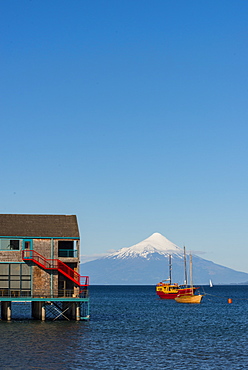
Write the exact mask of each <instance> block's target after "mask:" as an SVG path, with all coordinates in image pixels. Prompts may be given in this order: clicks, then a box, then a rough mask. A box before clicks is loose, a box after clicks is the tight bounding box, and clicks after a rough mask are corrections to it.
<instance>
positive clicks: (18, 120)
mask: <svg viewBox="0 0 248 370" xmlns="http://www.w3.org/2000/svg"><path fill="white" fill-rule="evenodd" d="M0 20H1V21H0V55H1V58H0V67H1V68H0V81H1V89H0V94H1V97H0V115H1V116H0V117H1V145H0V154H1V162H0V163H1V209H0V212H1V213H38V214H39V213H48V214H57V213H59V214H76V215H77V216H78V221H79V226H80V233H81V239H82V243H81V244H82V254H83V255H88V256H89V255H98V254H101V253H105V252H106V251H108V250H111V249H119V248H121V247H124V246H131V245H133V244H135V243H137V242H140V241H141V240H143V239H145V238H146V237H148V236H150V235H151V234H152V233H153V232H160V233H161V234H163V235H164V236H165V237H167V238H168V239H170V240H171V241H172V242H174V243H176V244H177V245H178V246H180V247H183V245H186V247H187V249H189V250H193V251H199V252H200V255H201V256H202V257H203V258H206V259H209V260H212V261H214V262H216V263H219V264H222V265H225V266H228V267H231V268H234V269H237V270H241V271H245V272H248V264H247V261H248V237H247V219H248V197H247V195H248V171H247V162H248V145H247V142H248V124H247V122H248V121H247V118H248V109H247V106H248V105H247V98H248V72H247V62H248V28H247V24H248V3H247V2H246V1H234V0H233V1H229V0H223V1H221V0H220V1H199V0H195V1H184V0H182V1H166V0H163V1H162V0H161V1H159V0H158V1H147V0H142V1H141V0H140V1H139V0H132V1H131V0H125V1H122V0H115V1H113V0H109V1H107V0H105V1H97V0H96V1H79V0H74V1H69V0H67V1H65V0H60V1H56V0H53V1H46V0H37V1H25V0H22V1H19V0H15V1H14V0H8V1H2V2H1V3H0Z"/></svg>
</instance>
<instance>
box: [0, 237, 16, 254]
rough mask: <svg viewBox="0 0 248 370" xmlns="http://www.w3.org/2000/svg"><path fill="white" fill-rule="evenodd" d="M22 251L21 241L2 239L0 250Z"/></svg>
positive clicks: (0, 240)
mask: <svg viewBox="0 0 248 370" xmlns="http://www.w3.org/2000/svg"><path fill="white" fill-rule="evenodd" d="M19 249H20V240H19V239H0V250H2V251H12V250H19Z"/></svg>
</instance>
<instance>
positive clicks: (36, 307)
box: [32, 301, 46, 321]
mask: <svg viewBox="0 0 248 370" xmlns="http://www.w3.org/2000/svg"><path fill="white" fill-rule="evenodd" d="M32 316H33V318H35V319H38V320H42V321H45V320H46V308H45V305H44V302H39V301H38V302H32Z"/></svg>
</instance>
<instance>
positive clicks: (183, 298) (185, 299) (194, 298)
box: [175, 294, 203, 303]
mask: <svg viewBox="0 0 248 370" xmlns="http://www.w3.org/2000/svg"><path fill="white" fill-rule="evenodd" d="M202 297H203V295H201V294H196V295H194V294H190V295H178V296H177V297H176V298H175V301H176V302H178V303H201V300H202Z"/></svg>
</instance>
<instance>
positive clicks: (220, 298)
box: [0, 286, 248, 370]
mask: <svg viewBox="0 0 248 370" xmlns="http://www.w3.org/2000/svg"><path fill="white" fill-rule="evenodd" d="M204 292H205V293H206V295H205V296H204V297H203V300H202V303H201V304H198V305H189V304H180V303H176V302H175V301H174V300H161V299H159V298H158V297H157V295H156V293H155V287H154V286H92V287H90V313H91V318H90V320H89V321H88V322H83V321H80V322H75V321H70V322H68V321H55V322H48V321H47V322H40V321H36V320H32V319H30V318H29V319H28V317H29V312H30V307H29V304H22V306H21V304H20V303H16V304H15V305H13V315H12V317H13V319H12V321H11V322H4V321H0V330H1V336H0V346H1V347H0V348H1V362H0V369H54V370H55V369H60V370H61V369H86V370H87V369H97V370H102V369H108V370H112V369H114V370H118V369H235V370H236V369H247V368H248V352H247V348H248V286H214V287H213V288H209V287H204ZM228 298H231V299H232V302H233V303H231V304H228V303H227V300H228ZM21 307H22V309H21ZM24 317H26V319H24Z"/></svg>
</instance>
